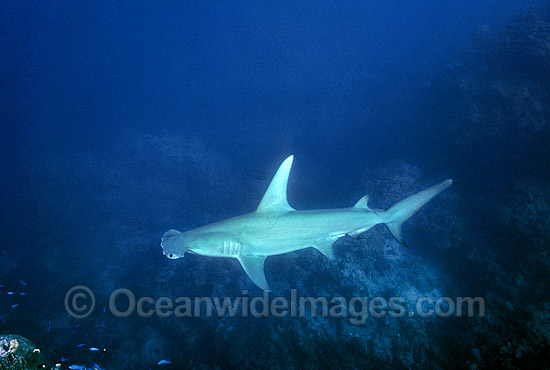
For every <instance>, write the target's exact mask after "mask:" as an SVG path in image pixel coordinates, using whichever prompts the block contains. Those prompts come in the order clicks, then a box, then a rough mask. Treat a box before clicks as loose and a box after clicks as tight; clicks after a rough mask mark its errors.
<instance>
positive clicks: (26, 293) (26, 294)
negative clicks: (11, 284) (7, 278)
mask: <svg viewBox="0 0 550 370" xmlns="http://www.w3.org/2000/svg"><path fill="white" fill-rule="evenodd" d="M19 294H20V295H27V293H19Z"/></svg>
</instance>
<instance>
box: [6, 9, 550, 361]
mask: <svg viewBox="0 0 550 370" xmlns="http://www.w3.org/2000/svg"><path fill="white" fill-rule="evenodd" d="M0 9H1V11H0V25H1V31H0V71H1V72H0V77H1V81H2V84H1V85H0V86H1V87H0V88H1V93H0V96H1V99H0V140H1V145H0V155H1V156H0V158H1V161H0V169H1V172H0V173H1V177H0V189H1V191H0V209H1V210H2V211H1V212H2V213H1V218H0V285H1V286H2V287H0V332H2V333H16V334H20V335H23V336H25V337H27V338H28V339H30V340H31V341H33V342H34V343H36V344H37V345H38V346H39V347H40V348H42V349H43V353H45V355H46V356H47V357H49V358H50V359H51V361H52V362H53V363H55V362H57V361H61V358H62V357H64V358H65V359H66V361H63V368H67V366H69V365H71V364H83V365H88V366H91V365H92V364H93V363H97V364H99V365H100V366H101V367H102V368H106V369H148V368H151V369H154V368H166V369H169V368H174V369H182V368H196V369H206V368H208V369H209V368H274V369H275V368H276V369H279V368H280V369H283V368H285V369H286V368H288V369H314V368H331V369H336V368H342V369H351V368H356V369H363V368H376V369H395V368H434V369H449V368H471V369H492V368H509V369H514V368H537V369H542V368H546V367H548V366H550V358H549V355H548V348H549V345H550V343H549V341H550V335H549V333H550V318H549V317H548V309H549V307H550V301H548V297H549V296H550V295H549V293H550V290H549V287H548V283H547V281H548V279H549V278H550V276H549V271H550V259H549V257H548V253H547V250H548V245H549V244H550V231H549V230H550V224H549V221H548V220H549V212H550V176H549V175H550V171H549V170H548V169H549V168H550V161H549V159H548V158H550V153H549V149H548V148H549V146H548V142H549V141H548V140H549V139H550V57H549V55H550V52H549V49H548V45H549V43H550V18H549V16H548V14H550V12H548V10H549V4H548V2H544V1H525V0H523V1H519V0H506V1H499V2H495V1H463V2H450V1H447V2H440V1H430V2H421V3H418V2H405V1H402V0H401V1H398V0H395V1H386V2H374V1H366V2H331V1H316V2H301V3H297V2H276V3H273V4H268V3H263V2H231V3H230V4H215V3H204V2H180V3H177V2H176V3H172V2H149V3H140V4H137V3H134V2H128V1H119V2H112V3H107V2H91V3H87V4H73V3H62V2H32V3H31V2H27V3H25V2H17V1H5V2H3V3H2V5H0ZM290 154H294V156H295V160H294V166H293V170H292V174H291V177H290V182H289V189H288V197H289V201H290V204H291V205H293V206H294V207H295V208H297V209H316V208H338V207H348V206H351V205H353V204H354V203H355V202H356V201H357V200H358V199H359V198H360V197H362V196H363V195H365V194H369V195H370V201H369V204H370V205H371V207H372V208H379V209H385V208H388V207H389V206H391V205H392V204H394V203H395V202H397V201H399V200H401V199H402V198H404V197H405V196H408V195H411V194H413V193H414V192H416V191H419V190H422V189H424V188H426V187H428V186H430V185H432V184H435V183H437V182H439V181H441V180H444V179H446V178H453V179H455V180H456V181H457V182H459V184H458V185H456V186H454V187H452V188H451V189H449V190H447V191H446V192H445V193H443V194H441V195H440V196H439V197H438V198H436V199H435V200H433V201H432V202H431V203H429V204H428V205H427V206H426V207H425V208H424V209H423V210H422V211H420V213H418V214H417V215H415V216H414V217H413V218H411V219H410V221H408V222H407V223H406V224H405V226H404V230H403V233H404V236H405V238H406V240H407V244H408V245H409V248H405V247H404V246H402V245H400V244H399V243H398V242H397V241H395V240H394V239H393V238H392V237H391V235H390V234H389V233H388V231H387V230H386V229H385V228H384V227H382V226H377V227H375V228H373V229H372V230H370V231H369V232H368V233H366V234H365V235H364V237H363V238H360V239H352V238H347V237H346V238H343V239H342V240H340V241H338V242H337V243H336V244H335V245H334V247H333V248H334V253H335V255H336V260H335V261H334V262H331V261H329V260H328V259H326V258H325V257H324V256H322V255H321V254H319V253H318V252H317V251H315V250H313V249H307V250H303V251H299V252H295V253H291V254H285V255H280V256H275V257H270V258H268V260H267V262H266V266H265V270H266V275H267V279H268V281H269V282H270V285H271V287H272V292H271V294H272V295H273V296H276V295H279V296H283V297H289V295H290V294H291V289H298V291H299V293H300V294H301V295H304V296H316V297H317V296H326V297H334V296H342V297H347V298H348V299H349V298H351V297H354V296H361V297H363V296H364V297H374V296H382V297H385V298H389V297H391V296H401V297H405V299H406V301H407V302H409V303H411V302H414V301H415V300H416V299H417V298H418V297H420V296H434V297H440V296H449V297H483V298H484V299H485V305H486V307H485V308H486V312H485V315H484V317H474V318H464V317H459V318H457V317H451V318H441V317H437V318H430V319H422V318H418V317H402V318H388V317H385V318H373V317H371V318H369V320H367V322H366V323H365V324H364V325H353V324H351V323H350V322H349V320H346V319H341V318H340V319H338V318H316V317H311V315H306V316H305V317H297V318H291V317H285V318H276V317H269V318H251V317H248V318H243V317H236V318H231V317H225V318H218V317H214V318H207V317H197V318H176V317H168V318H162V317H158V316H156V315H155V316H154V317H151V318H142V317H139V316H138V315H132V316H130V317H128V318H119V317H115V315H113V314H112V312H110V310H109V307H108V300H109V297H110V294H111V293H112V292H113V291H114V290H115V289H117V288H127V289H130V290H131V291H132V292H133V293H134V294H135V296H136V297H138V298H139V297H144V296H149V297H154V298H155V299H157V298H159V297H162V296H166V297H172V298H174V299H175V298H176V297H179V296H186V297H195V296H197V297H226V296H227V297H232V298H235V297H238V296H241V295H242V291H243V290H248V291H249V293H248V295H249V296H250V298H252V297H257V296H262V291H261V290H259V289H258V288H257V287H256V286H255V285H254V284H253V283H252V282H251V281H250V280H249V279H248V278H247V276H246V274H245V273H244V271H243V270H242V268H241V266H240V265H239V264H238V262H237V261H236V260H233V259H214V258H210V257H202V256H199V255H192V254H189V255H186V257H185V258H183V259H180V260H177V261H171V260H169V259H167V258H166V257H164V256H163V255H162V249H161V248H160V238H161V236H162V234H163V233H164V232H165V231H166V230H168V229H170V228H175V229H179V230H182V231H185V230H189V229H192V228H195V227H199V226H202V225H205V224H208V223H211V222H215V221H219V220H221V219H224V218H228V217H232V216H237V215H240V214H243V213H246V212H250V211H252V210H254V209H255V208H256V207H257V205H258V203H259V201H260V199H261V197H262V195H263V193H264V191H265V189H266V188H267V186H268V184H269V181H270V179H271V176H272V175H273V174H274V172H275V170H276V169H277V166H278V165H279V164H280V162H281V161H282V160H283V159H284V158H286V157H287V156H288V155H290ZM76 285H84V286H86V287H89V288H90V289H91V290H92V291H93V292H94V294H95V296H96V299H97V304H96V308H95V310H94V312H93V314H92V315H91V316H90V317H88V318H85V319H81V320H79V319H75V318H71V317H70V316H69V315H68V313H67V311H66V308H65V306H64V298H65V295H66V293H67V291H68V290H69V289H70V288H71V287H73V286H76ZM8 292H14V293H15V294H10V295H8ZM20 293H26V295H21V294H20ZM413 304H414V303H413ZM13 305H19V306H15V307H12V306H13ZM104 308H105V312H103V310H104ZM80 344H84V346H82V347H79V345H80ZM90 347H97V348H98V349H100V350H101V351H90V350H89V348H90ZM103 349H105V350H106V351H103ZM168 359H169V360H170V362H171V363H170V364H168V363H166V364H162V363H161V365H158V363H159V361H162V360H168Z"/></svg>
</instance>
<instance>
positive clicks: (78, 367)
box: [69, 365, 86, 370]
mask: <svg viewBox="0 0 550 370" xmlns="http://www.w3.org/2000/svg"><path fill="white" fill-rule="evenodd" d="M85 368H86V366H84V365H69V369H71V370H83V369H85Z"/></svg>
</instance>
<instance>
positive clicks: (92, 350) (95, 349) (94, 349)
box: [88, 347, 105, 352]
mask: <svg viewBox="0 0 550 370" xmlns="http://www.w3.org/2000/svg"><path fill="white" fill-rule="evenodd" d="M88 349H89V350H90V352H99V351H101V350H100V349H99V348H96V347H90V348H88ZM103 351H104V352H105V350H103Z"/></svg>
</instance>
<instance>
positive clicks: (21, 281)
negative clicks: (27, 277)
mask: <svg viewBox="0 0 550 370" xmlns="http://www.w3.org/2000/svg"><path fill="white" fill-rule="evenodd" d="M19 283H21V285H23V286H27V283H25V282H24V281H23V280H19Z"/></svg>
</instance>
